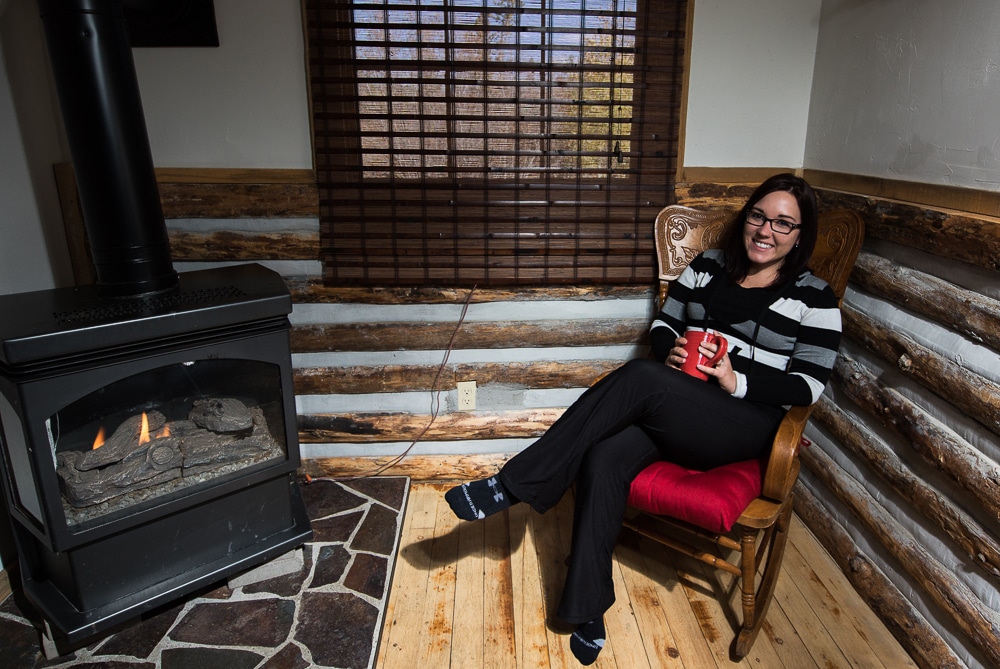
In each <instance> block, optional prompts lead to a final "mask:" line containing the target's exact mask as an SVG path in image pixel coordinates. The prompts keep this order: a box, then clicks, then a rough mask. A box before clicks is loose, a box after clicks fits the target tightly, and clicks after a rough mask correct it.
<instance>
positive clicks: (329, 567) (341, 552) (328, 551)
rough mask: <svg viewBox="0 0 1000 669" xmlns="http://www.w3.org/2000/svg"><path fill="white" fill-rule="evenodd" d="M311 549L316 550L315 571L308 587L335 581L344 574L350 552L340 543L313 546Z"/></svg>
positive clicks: (317, 586) (318, 586) (316, 586)
mask: <svg viewBox="0 0 1000 669" xmlns="http://www.w3.org/2000/svg"><path fill="white" fill-rule="evenodd" d="M313 550H316V551H317V552H318V555H317V556H316V573H315V574H314V575H313V579H312V583H310V584H309V587H310V588H320V587H323V586H324V585H329V584H330V583H336V582H337V581H339V580H340V577H341V576H343V575H344V569H346V568H347V563H348V562H350V561H351V554H350V553H349V552H348V551H347V549H345V548H344V547H343V546H340V545H333V546H315V547H313Z"/></svg>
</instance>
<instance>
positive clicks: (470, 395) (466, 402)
mask: <svg viewBox="0 0 1000 669" xmlns="http://www.w3.org/2000/svg"><path fill="white" fill-rule="evenodd" d="M457 385H458V410H459V411H474V410H475V408H476V382H475V381H459V382H458V384H457Z"/></svg>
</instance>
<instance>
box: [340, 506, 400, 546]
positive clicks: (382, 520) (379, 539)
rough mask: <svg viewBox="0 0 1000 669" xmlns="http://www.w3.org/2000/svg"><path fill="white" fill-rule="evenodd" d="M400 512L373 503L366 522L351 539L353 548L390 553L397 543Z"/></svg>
mask: <svg viewBox="0 0 1000 669" xmlns="http://www.w3.org/2000/svg"><path fill="white" fill-rule="evenodd" d="M397 522H399V518H398V514H397V513H396V512H395V511H391V510H389V509H387V508H385V507H384V506H380V505H378V504H372V505H371V508H369V509H368V515H367V516H366V517H365V520H364V523H362V525H361V527H360V528H359V529H358V533H357V534H356V535H354V539H353V540H352V541H351V550H355V551H366V552H368V553H378V554H380V555H389V554H390V553H391V552H392V549H393V548H394V547H395V543H396V523H397Z"/></svg>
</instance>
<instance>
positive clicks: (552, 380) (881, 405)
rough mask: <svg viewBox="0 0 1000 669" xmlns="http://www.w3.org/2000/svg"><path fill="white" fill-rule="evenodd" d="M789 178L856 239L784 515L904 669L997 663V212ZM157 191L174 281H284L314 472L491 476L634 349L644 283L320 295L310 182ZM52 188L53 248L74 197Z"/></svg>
mask: <svg viewBox="0 0 1000 669" xmlns="http://www.w3.org/2000/svg"><path fill="white" fill-rule="evenodd" d="M773 171H774V170H712V169H706V170H690V169H689V170H686V171H685V173H684V174H682V178H683V179H684V181H683V182H682V183H679V184H678V186H677V199H678V202H679V203H681V204H688V205H691V206H700V207H707V206H712V207H715V206H738V205H739V204H741V203H742V202H743V201H744V200H745V198H746V197H747V195H749V193H750V191H751V190H752V188H753V186H754V185H755V184H757V183H759V182H760V180H761V179H762V178H764V177H765V176H767V175H768V174H769V173H773ZM805 176H806V178H807V179H809V180H810V182H811V183H813V184H814V185H815V186H816V187H817V191H818V193H819V195H820V200H821V206H822V207H824V208H836V207H849V208H853V209H856V210H858V211H860V212H861V213H862V214H863V216H864V217H865V221H866V226H867V231H866V243H865V249H864V251H863V252H862V254H861V256H860V257H859V260H858V263H857V266H856V269H855V272H854V274H853V275H852V284H851V286H850V287H849V289H848V293H847V296H846V298H845V303H844V323H845V334H846V337H845V342H844V346H843V347H842V351H843V353H844V355H843V357H842V358H841V361H840V362H839V364H838V367H837V373H836V378H835V380H834V381H833V382H832V383H831V386H830V388H829V389H828V392H827V396H826V397H825V398H824V399H823V400H822V402H821V404H820V405H819V407H817V410H816V411H815V412H814V417H813V420H812V423H811V425H810V428H809V431H808V433H807V434H808V436H809V438H810V440H811V441H812V445H811V446H810V447H809V448H806V449H804V455H803V473H802V476H801V477H800V481H799V484H798V488H799V498H800V499H801V500H802V502H801V504H800V506H799V507H798V509H797V510H798V512H799V514H800V516H801V517H802V518H803V520H804V521H805V522H806V523H807V525H808V526H809V527H810V528H811V530H812V531H813V532H814V533H815V534H816V535H817V537H819V538H820V540H821V541H823V543H824V544H825V545H826V547H827V549H828V550H829V551H830V552H831V554H832V555H834V557H835V559H837V560H838V563H840V564H841V566H842V567H843V568H844V570H845V572H847V573H848V576H849V577H850V578H851V581H852V583H854V585H855V587H856V588H857V589H858V591H859V593H861V594H862V596H864V597H865V598H866V600H867V601H868V602H869V603H870V604H871V606H872V608H873V609H874V610H875V611H876V612H878V614H879V615H880V616H882V617H883V619H884V620H885V621H886V624H887V626H888V627H889V629H890V630H892V631H893V633H894V634H895V635H896V636H897V638H899V639H900V641H901V642H902V643H903V645H904V647H906V648H907V649H908V650H909V651H910V653H911V655H912V656H913V657H914V659H915V660H916V661H917V663H918V664H919V665H920V666H922V667H939V666H955V667H961V666H971V667H976V666H984V667H985V666H1000V642H998V641H997V639H998V638H1000V629H998V627H1000V620H998V614H997V611H998V610H1000V594H998V582H1000V542H998V539H997V537H998V536H1000V521H998V518H1000V466H998V462H1000V362H998V360H1000V357H998V352H1000V334H998V333H1000V281H998V280H997V279H998V278H1000V276H998V269H1000V265H998V262H1000V261H998V259H1000V223H998V221H997V219H996V218H993V217H992V216H993V215H995V214H996V212H997V211H1000V206H998V203H1000V197H997V196H996V195H993V194H984V193H981V192H969V191H960V190H959V189H948V188H943V187H927V186H920V185H914V184H903V183H899V182H887V181H885V180H874V179H866V178H863V177H857V176H851V175H836V174H828V173H822V172H808V171H807V172H806V174H805ZM158 178H159V179H160V182H161V193H162V194H163V197H164V211H165V214H166V216H167V218H168V229H169V232H170V236H171V242H172V245H173V252H174V259H175V265H176V266H177V269H178V270H180V271H184V270H187V269H194V268H197V267H204V266H208V265H216V264H220V263H232V262H250V261H253V262H261V263H262V264H265V265H267V266H270V267H272V268H274V269H276V270H277V271H279V272H281V273H282V274H283V275H284V276H285V278H286V281H287V283H288V285H289V287H290V289H291V291H292V294H293V299H294V303H295V309H294V312H293V315H292V323H293V330H292V333H291V341H292V345H293V351H294V353H293V365H294V368H295V371H294V374H295V378H294V380H295V390H296V396H297V399H296V404H297V409H298V413H299V432H300V440H301V443H302V452H303V455H304V463H303V466H304V469H305V470H306V471H307V472H308V473H310V474H312V475H314V476H323V475H333V476H358V475H367V474H372V473H378V472H383V471H390V470H391V471H392V472H394V473H402V474H406V475H409V476H412V477H414V478H422V479H427V478H455V477H461V478H468V477H478V476H482V475H484V474H488V473H492V472H494V471H495V470H496V468H497V466H499V465H500V464H501V463H502V462H503V461H504V460H505V459H506V458H507V457H509V456H510V455H511V454H512V453H514V452H517V451H518V450H520V449H521V448H523V447H524V446H526V445H527V444H529V443H531V441H533V439H534V438H535V437H537V436H538V435H539V434H541V433H542V432H544V430H545V429H546V428H547V427H548V426H549V425H550V424H551V423H552V421H553V420H555V419H556V418H557V417H558V416H559V415H560V413H561V412H562V410H563V409H564V408H565V407H566V406H567V405H568V404H569V403H571V402H572V401H573V399H575V397H576V396H577V395H578V394H579V393H580V392H582V391H583V389H585V388H586V387H587V386H589V385H590V383H591V382H592V381H593V380H594V379H595V378H597V377H599V376H600V375H602V374H604V373H606V372H607V371H609V370H611V369H613V368H615V367H616V366H617V365H619V364H620V363H621V362H622V361H623V360H625V359H628V358H630V357H635V356H640V355H644V354H645V351H646V348H645V346H646V343H645V333H646V328H647V327H648V322H649V319H650V317H651V316H652V315H653V288H652V287H649V288H648V289H642V288H639V289H637V288H616V287H578V288H573V287H561V288H553V289H545V288H539V289H521V290H509V291H508V290H476V291H474V292H471V293H470V291H468V290H449V289H437V288H434V287H427V288H424V289H420V290H394V289H382V290H379V289H343V288H341V289H330V288H325V287H323V286H322V285H321V282H320V280H319V277H320V275H321V268H320V266H319V263H318V261H317V260H316V258H317V255H318V239H319V222H318V213H317V212H318V205H317V204H316V196H315V189H314V188H313V187H312V185H311V175H310V174H308V173H304V172H301V171H281V170H278V171H255V170H254V171H225V170H170V171H161V172H159V173H158ZM66 182H67V175H66V174H65V170H63V172H62V174H61V178H60V183H61V184H63V183H66ZM68 183H69V184H70V185H71V184H72V175H71V174H69V175H68ZM61 193H63V194H64V198H63V205H64V212H67V226H68V228H67V229H68V234H69V236H70V240H71V246H73V245H74V244H73V240H74V236H73V235H74V233H73V215H72V214H73V211H74V202H73V201H72V188H66V189H61ZM75 247H76V248H77V249H78V251H77V253H76V254H75V255H74V267H77V265H79V266H80V267H81V268H82V269H81V270H80V271H79V272H78V277H81V278H82V279H83V280H85V278H86V264H87V263H86V261H85V257H82V256H81V253H82V251H80V250H79V249H81V248H82V249H84V250H85V245H84V244H83V243H82V241H81V240H80V239H79V238H77V239H76V243H75ZM81 258H82V259H81ZM462 380H476V381H477V383H478V385H479V387H478V389H477V409H476V410H475V411H471V412H461V411H458V410H457V396H456V392H455V384H456V382H457V381H462ZM932 637H933V638H932Z"/></svg>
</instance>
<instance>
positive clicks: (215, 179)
mask: <svg viewBox="0 0 1000 669" xmlns="http://www.w3.org/2000/svg"><path fill="white" fill-rule="evenodd" d="M154 171H155V173H156V182H157V183H161V184H314V183H316V173H315V172H314V171H313V170H312V169H266V168H265V169H258V168H235V167H233V168H230V167H222V168H217V167H212V168H209V167H157V168H156V169H155V170H154Z"/></svg>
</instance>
